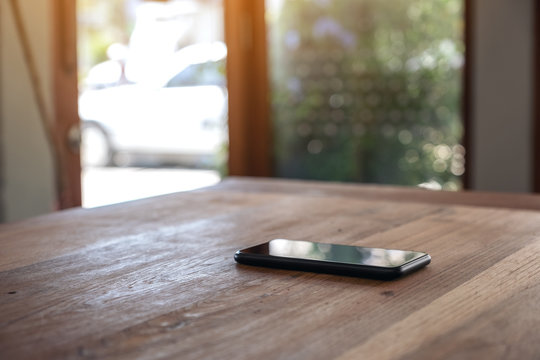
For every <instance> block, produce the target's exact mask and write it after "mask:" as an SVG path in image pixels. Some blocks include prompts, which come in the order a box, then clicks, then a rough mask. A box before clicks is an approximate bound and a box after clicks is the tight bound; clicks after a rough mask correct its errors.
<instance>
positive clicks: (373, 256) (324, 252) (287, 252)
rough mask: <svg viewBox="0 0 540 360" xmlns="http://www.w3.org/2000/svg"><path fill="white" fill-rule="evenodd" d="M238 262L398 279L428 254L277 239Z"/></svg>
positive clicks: (238, 257) (423, 261)
mask: <svg viewBox="0 0 540 360" xmlns="http://www.w3.org/2000/svg"><path fill="white" fill-rule="evenodd" d="M235 259H236V261H238V262H240V263H245V264H249V265H259V266H271V267H281V268H288V269H299V270H307V271H315V272H331V273H339V274H344V275H353V276H368V277H381V278H395V277H398V276H400V275H404V274H406V273H409V272H412V271H414V270H416V269H418V268H420V267H422V266H425V265H427V264H428V263H429V262H430V261H431V258H430V257H429V255H428V254H426V253H424V252H419V251H410V250H391V249H381V248H368V247H361V246H350V245H338V244H325V243H317V242H310V241H299V240H286V239H275V240H271V241H269V242H266V243H264V244H260V245H256V246H253V247H250V248H247V249H242V250H239V251H238V252H237V253H236V254H235Z"/></svg>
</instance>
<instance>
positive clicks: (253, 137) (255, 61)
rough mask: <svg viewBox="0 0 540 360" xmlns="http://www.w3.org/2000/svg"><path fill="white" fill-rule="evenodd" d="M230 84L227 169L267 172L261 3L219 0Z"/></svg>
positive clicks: (269, 163) (257, 173)
mask: <svg viewBox="0 0 540 360" xmlns="http://www.w3.org/2000/svg"><path fill="white" fill-rule="evenodd" d="M223 6H224V15H225V42H226V43H227V48H228V53H227V81H228V90H229V175H240V176H271V175H272V151H271V144H272V141H271V126H270V105H269V90H268V86H269V85H268V84H269V82H268V64H267V47H266V46H267V45H266V43H267V42H266V21H265V18H264V15H265V3H264V1H263V0H224V3H223Z"/></svg>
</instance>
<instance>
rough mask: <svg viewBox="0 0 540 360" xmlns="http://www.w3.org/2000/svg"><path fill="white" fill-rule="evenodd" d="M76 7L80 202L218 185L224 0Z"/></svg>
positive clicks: (93, 1)
mask: <svg viewBox="0 0 540 360" xmlns="http://www.w3.org/2000/svg"><path fill="white" fill-rule="evenodd" d="M77 6H78V24H79V25H78V41H79V43H78V46H79V73H80V76H79V77H80V82H79V90H80V91H79V92H80V95H79V114H80V117H81V123H82V124H81V125H82V127H81V128H82V135H83V137H82V138H83V146H82V156H81V158H82V161H83V163H82V165H83V205H84V206H94V205H103V204H107V203H113V202H118V201H126V200H131V199H135V198H139V197H146V196H152V195H158V194H162V193H167V192H174V191H182V190H190V189H193V188H196V187H202V186H206V185H211V184H214V183H216V182H217V181H219V173H218V170H223V169H224V167H225V163H226V155H227V154H226V148H227V147H226V142H227V113H228V111H227V103H228V101H227V97H228V94H227V88H226V76H225V61H226V55H227V48H226V46H225V44H224V26H223V4H222V0H169V1H145V0H78V2H77ZM141 170H144V171H141ZM104 184H107V185H106V186H104ZM96 196H97V197H99V199H98V198H96Z"/></svg>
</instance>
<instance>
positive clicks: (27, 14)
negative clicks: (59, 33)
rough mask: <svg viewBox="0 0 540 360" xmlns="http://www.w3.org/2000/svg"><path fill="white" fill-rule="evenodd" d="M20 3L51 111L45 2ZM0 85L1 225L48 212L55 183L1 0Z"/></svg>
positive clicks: (20, 56)
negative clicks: (3, 222) (4, 222)
mask: <svg viewBox="0 0 540 360" xmlns="http://www.w3.org/2000/svg"><path fill="white" fill-rule="evenodd" d="M19 4H20V7H21V10H22V16H23V20H24V24H25V26H26V29H27V33H28V37H29V38H30V45H31V47H32V51H33V54H34V56H35V59H36V64H37V67H38V71H39V76H40V78H41V82H42V87H43V92H44V94H45V96H46V100H47V108H48V111H52V97H51V91H50V90H51V89H52V83H51V80H52V79H51V73H50V69H51V51H50V48H51V46H50V44H51V9H50V5H49V0H32V1H24V0H23V1H19ZM0 86H1V90H0V136H1V137H0V145H1V146H2V148H1V151H0V156H1V160H0V165H1V166H2V171H1V172H0V174H2V177H3V180H2V182H1V183H0V184H1V185H2V188H1V192H2V197H1V198H0V199H1V200H2V204H0V205H2V217H3V219H0V221H15V220H18V219H23V218H27V217H30V216H34V215H38V214H42V213H46V212H49V211H52V210H53V209H54V185H53V180H52V179H53V171H52V163H51V156H50V152H49V149H48V145H47V142H46V139H45V135H44V131H43V128H42V126H41V122H40V118H39V113H38V109H37V106H36V102H35V100H34V96H33V93H32V88H31V82H30V76H29V74H28V71H27V69H26V65H25V62H24V58H23V52H22V47H21V45H20V41H19V37H18V36H17V34H16V31H15V22H14V20H13V13H12V11H11V7H10V5H9V3H8V2H7V1H0Z"/></svg>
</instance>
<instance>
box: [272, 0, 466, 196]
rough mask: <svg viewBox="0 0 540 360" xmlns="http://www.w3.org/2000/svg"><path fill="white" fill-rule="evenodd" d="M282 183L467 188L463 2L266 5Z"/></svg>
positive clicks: (326, 0)
mask: <svg viewBox="0 0 540 360" xmlns="http://www.w3.org/2000/svg"><path fill="white" fill-rule="evenodd" d="M267 19H268V21H269V29H270V32H269V41H270V45H269V46H270V51H269V53H270V69H271V80H272V87H273V88H272V99H271V101H272V112H273V114H272V118H273V127H274V144H275V145H274V155H275V171H276V173H277V175H278V176H283V177H293V178H308V179H320V180H335V181H359V182H368V183H384V184H400V185H418V184H420V183H425V182H431V183H432V184H436V185H437V186H440V187H441V188H445V189H453V190H455V189H459V188H461V180H460V176H461V175H462V174H463V171H464V149H463V147H462V146H461V145H460V142H461V139H462V132H463V130H462V122H461V116H460V97H461V69H462V62H463V51H464V49H463V42H462V33H463V16H462V0H395V1H380V0H334V1H330V0H318V1H312V0H294V1H292V0H291V1H284V2H283V3H282V7H281V8H280V9H278V10H277V11H276V7H272V6H270V7H268V14H267Z"/></svg>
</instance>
